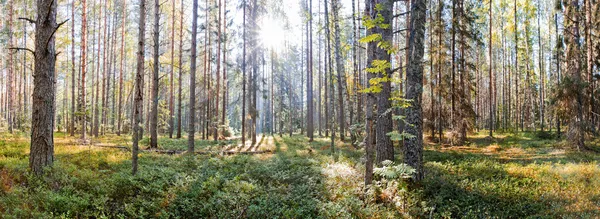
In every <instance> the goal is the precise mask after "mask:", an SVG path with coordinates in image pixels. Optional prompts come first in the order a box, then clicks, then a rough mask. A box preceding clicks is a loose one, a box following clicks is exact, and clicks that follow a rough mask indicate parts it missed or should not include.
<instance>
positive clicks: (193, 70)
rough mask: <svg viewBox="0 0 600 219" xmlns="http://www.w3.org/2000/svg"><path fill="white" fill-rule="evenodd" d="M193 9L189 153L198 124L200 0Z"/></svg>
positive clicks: (191, 149) (192, 148) (194, 0)
mask: <svg viewBox="0 0 600 219" xmlns="http://www.w3.org/2000/svg"><path fill="white" fill-rule="evenodd" d="M193 2H194V3H193V6H192V7H193V8H192V48H191V55H190V112H189V114H190V118H189V125H188V151H187V152H188V153H194V134H195V132H196V131H195V129H194V128H195V127H194V125H195V124H196V113H195V112H196V39H197V38H196V37H197V35H198V0H193Z"/></svg>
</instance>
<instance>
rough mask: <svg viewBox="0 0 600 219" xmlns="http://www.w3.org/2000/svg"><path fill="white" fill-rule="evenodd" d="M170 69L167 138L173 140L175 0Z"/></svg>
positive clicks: (173, 2) (173, 1)
mask: <svg viewBox="0 0 600 219" xmlns="http://www.w3.org/2000/svg"><path fill="white" fill-rule="evenodd" d="M171 7H172V8H171V69H170V72H169V138H173V130H175V128H174V125H175V124H174V117H175V115H174V113H175V98H174V95H173V89H174V86H175V83H174V79H175V77H174V72H175V0H171Z"/></svg>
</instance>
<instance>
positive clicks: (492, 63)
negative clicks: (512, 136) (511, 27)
mask: <svg viewBox="0 0 600 219" xmlns="http://www.w3.org/2000/svg"><path fill="white" fill-rule="evenodd" d="M492 2H493V1H492V0H490V8H489V10H490V11H489V12H490V26H489V28H490V32H489V36H488V37H489V40H490V43H489V48H488V58H489V59H490V66H489V71H490V72H489V80H490V84H489V86H490V87H489V89H490V90H489V91H490V95H489V97H488V98H489V99H488V101H489V108H490V109H489V110H490V127H489V128H490V137H494V134H493V131H494V106H493V104H494V101H493V100H494V98H492V97H493V95H494V94H493V92H494V90H493V77H492V68H493V67H494V58H493V56H492V47H493V45H492V35H493V34H492V6H493V4H492Z"/></svg>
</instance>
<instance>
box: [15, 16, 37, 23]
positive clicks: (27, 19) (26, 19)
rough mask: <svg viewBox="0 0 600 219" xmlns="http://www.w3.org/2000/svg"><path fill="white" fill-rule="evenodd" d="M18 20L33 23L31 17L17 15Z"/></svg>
mask: <svg viewBox="0 0 600 219" xmlns="http://www.w3.org/2000/svg"><path fill="white" fill-rule="evenodd" d="M19 20H24V21H29V23H31V24H35V21H34V20H33V19H31V18H26V17H19Z"/></svg>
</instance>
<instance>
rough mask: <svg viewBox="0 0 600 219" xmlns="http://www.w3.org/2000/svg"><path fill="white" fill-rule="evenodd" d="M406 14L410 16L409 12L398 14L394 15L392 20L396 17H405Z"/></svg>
mask: <svg viewBox="0 0 600 219" xmlns="http://www.w3.org/2000/svg"><path fill="white" fill-rule="evenodd" d="M407 14H410V11H406V12H402V13H400V14H395V15H394V18H397V17H400V16H404V15H407Z"/></svg>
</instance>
